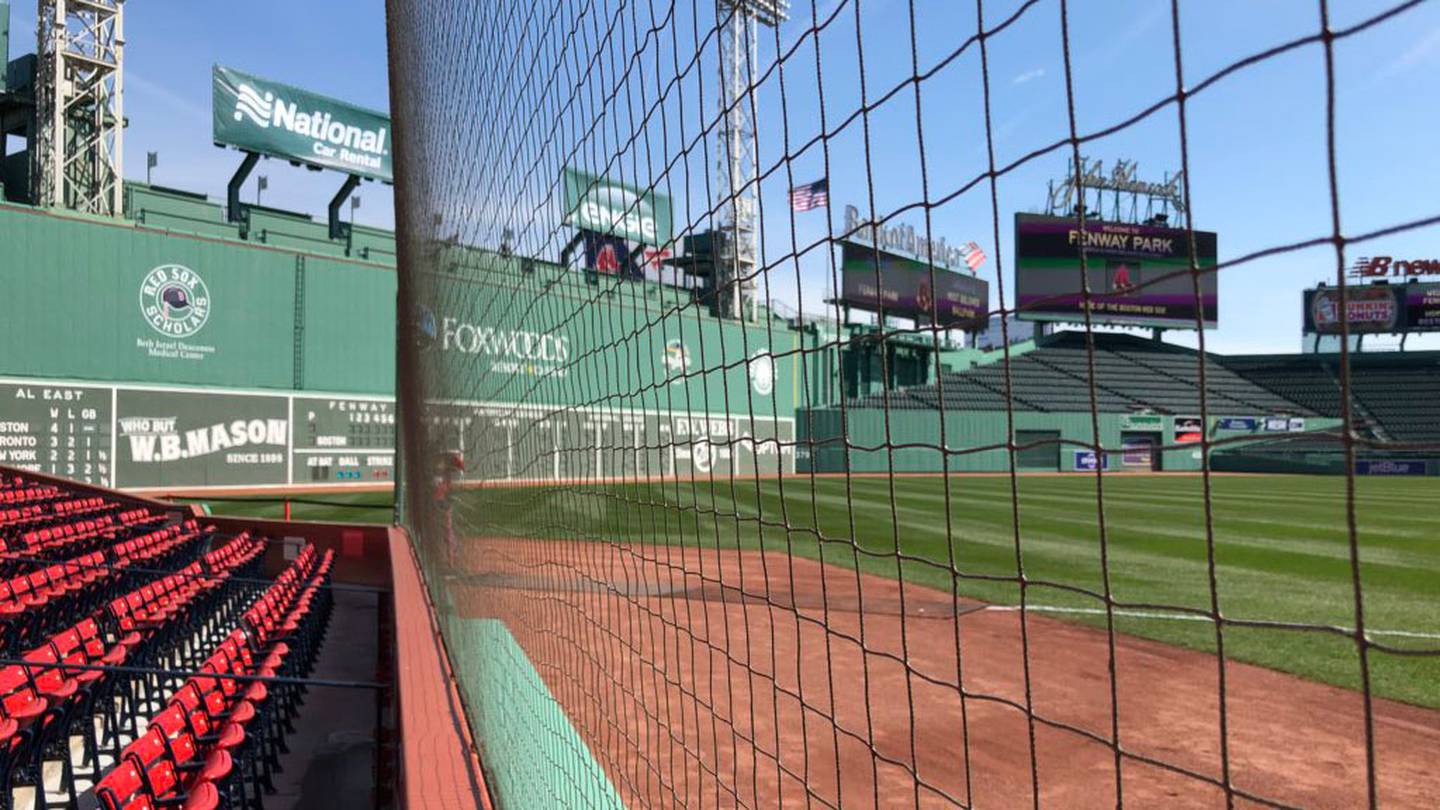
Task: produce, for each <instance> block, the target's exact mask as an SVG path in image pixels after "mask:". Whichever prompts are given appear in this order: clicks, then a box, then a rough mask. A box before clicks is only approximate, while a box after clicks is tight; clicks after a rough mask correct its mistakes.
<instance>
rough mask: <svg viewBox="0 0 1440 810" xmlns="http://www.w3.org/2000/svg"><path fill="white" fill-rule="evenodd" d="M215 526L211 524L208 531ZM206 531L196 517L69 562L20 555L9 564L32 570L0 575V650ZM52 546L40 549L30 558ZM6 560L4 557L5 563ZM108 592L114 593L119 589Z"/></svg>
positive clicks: (84, 608)
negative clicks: (5, 576)
mask: <svg viewBox="0 0 1440 810" xmlns="http://www.w3.org/2000/svg"><path fill="white" fill-rule="evenodd" d="M210 530H211V529H210V527H207V528H206V532H208V531H210ZM203 536H205V532H202V531H201V529H200V527H199V525H198V524H197V523H196V522H195V521H194V519H191V520H187V521H185V522H184V523H182V524H176V525H173V526H167V527H165V528H162V529H157V530H155V531H151V532H146V533H145V534H142V535H139V536H137V537H133V538H131V539H129V540H125V541H123V542H121V543H116V544H114V545H111V546H109V547H108V548H104V549H101V550H96V551H91V552H89V553H85V554H81V555H79V556H76V557H72V558H70V559H69V560H67V561H65V562H61V563H51V564H49V565H44V564H41V565H38V566H37V565H34V564H25V563H21V562H19V561H16V563H15V565H14V566H4V567H11V568H13V567H19V568H21V569H29V570H28V572H27V573H20V574H15V575H13V576H11V577H10V578H9V579H6V580H3V581H0V652H4V651H8V650H13V649H16V648H17V647H23V646H25V645H27V644H29V643H31V642H33V641H34V640H36V639H38V638H43V637H44V635H45V634H47V633H49V632H51V631H52V630H53V629H54V628H55V626H56V625H57V624H59V623H61V622H63V621H65V620H66V619H67V618H69V617H72V616H75V615H77V613H78V614H80V615H84V614H85V613H88V612H90V611H91V610H94V609H95V608H96V607H98V606H99V604H100V603H101V602H102V601H103V599H104V597H105V596H106V592H105V590H106V589H105V587H104V586H105V585H107V584H110V585H112V586H116V587H125V584H126V583H125V581H124V580H123V579H122V578H121V577H120V575H121V574H123V573H124V572H125V571H126V569H128V568H131V567H141V568H145V567H155V566H160V565H163V564H164V563H165V562H167V561H169V560H171V559H174V558H175V557H176V556H177V555H179V554H183V553H184V550H185V549H186V548H187V547H190V546H192V545H193V544H194V543H196V542H197V541H198V540H200V539H201V538H202V537H203ZM92 545H93V544H92ZM86 547H90V546H88V545H87V546H86ZM53 552H54V549H49V550H45V549H37V550H36V551H34V552H30V553H29V554H27V555H26V558H27V559H29V558H32V556H39V555H41V554H45V555H47V556H48V555H49V554H51V553H53ZM13 559H14V558H13V557H12V560H13ZM3 562H4V560H3V557H0V564H3ZM109 593H110V594H114V593H115V589H114V588H111V589H110V590H109Z"/></svg>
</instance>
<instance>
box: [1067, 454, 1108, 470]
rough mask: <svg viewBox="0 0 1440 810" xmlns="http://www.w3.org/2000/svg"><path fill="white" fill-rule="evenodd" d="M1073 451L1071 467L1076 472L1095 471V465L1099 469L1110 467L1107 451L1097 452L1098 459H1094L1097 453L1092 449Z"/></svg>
mask: <svg viewBox="0 0 1440 810" xmlns="http://www.w3.org/2000/svg"><path fill="white" fill-rule="evenodd" d="M1074 453H1075V456H1074V466H1073V467H1072V468H1071V469H1073V470H1075V471H1076V472H1095V467H1096V466H1097V465H1099V467H1100V469H1101V470H1108V469H1110V454H1109V453H1099V454H1098V456H1099V461H1096V456H1097V454H1096V452H1095V451H1094V450H1076V451H1074Z"/></svg>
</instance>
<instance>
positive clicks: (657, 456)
mask: <svg viewBox="0 0 1440 810" xmlns="http://www.w3.org/2000/svg"><path fill="white" fill-rule="evenodd" d="M431 414H432V419H433V421H434V424H435V426H436V427H437V428H438V430H437V431H436V436H437V438H438V440H439V441H440V442H441V444H442V445H443V446H442V447H440V448H438V450H439V451H442V452H456V451H459V452H461V453H462V454H463V455H464V457H465V462H466V470H465V474H464V477H465V478H467V479H470V480H480V479H484V480H530V481H534V480H551V481H562V480H581V481H583V480H587V479H588V480H596V479H614V478H636V477H639V478H649V477H665V478H669V477H677V476H678V477H682V478H688V477H690V476H696V477H706V476H709V475H716V476H730V475H774V474H777V473H782V472H783V473H792V472H794V471H795V421H794V420H793V419H774V418H767V417H750V416H716V415H708V414H684V413H676V412H668V413H665V412H660V413H657V412H653V411H629V410H620V409H604V408H577V409H561V410H552V409H544V408H535V407H525V406H519V405H510V404H503V403H480V404H466V403H454V404H451V403H436V404H432V406H431Z"/></svg>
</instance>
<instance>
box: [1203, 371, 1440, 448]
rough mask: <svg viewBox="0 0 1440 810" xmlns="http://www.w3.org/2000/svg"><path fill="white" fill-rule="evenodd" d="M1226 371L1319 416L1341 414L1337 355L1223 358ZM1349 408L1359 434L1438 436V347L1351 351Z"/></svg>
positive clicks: (1398, 438) (1395, 438)
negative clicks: (1412, 349) (1371, 351)
mask: <svg viewBox="0 0 1440 810" xmlns="http://www.w3.org/2000/svg"><path fill="white" fill-rule="evenodd" d="M1223 362H1224V363H1225V365H1226V366H1227V367H1229V368H1230V370H1232V371H1234V372H1236V373H1237V374H1239V375H1240V376H1242V377H1244V378H1246V379H1248V380H1250V381H1251V382H1253V383H1255V384H1256V385H1258V386H1261V387H1263V388H1265V389H1266V390H1269V391H1272V392H1274V393H1275V394H1276V395H1277V396H1281V397H1284V398H1286V399H1288V400H1291V401H1293V402H1295V403H1297V404H1300V405H1303V406H1304V407H1306V408H1308V409H1309V410H1311V411H1313V412H1315V413H1316V414H1319V415H1320V416H1330V417H1337V418H1338V417H1340V416H1341V415H1342V411H1341V406H1342V400H1341V396H1340V391H1341V384H1340V368H1341V366H1340V358H1339V356H1338V355H1334V354H1327V355H1293V354H1291V355H1263V356H1238V357H1228V358H1224V359H1223ZM1350 391H1351V393H1352V395H1353V397H1352V400H1351V410H1352V415H1353V419H1354V423H1355V425H1356V426H1357V429H1359V430H1360V431H1361V432H1362V433H1368V434H1370V435H1372V436H1373V437H1374V438H1377V439H1381V440H1385V441H1390V442H1400V443H1404V442H1434V441H1440V352H1384V353H1381V352H1374V353H1369V354H1366V353H1359V352H1356V353H1352V354H1351V355H1350Z"/></svg>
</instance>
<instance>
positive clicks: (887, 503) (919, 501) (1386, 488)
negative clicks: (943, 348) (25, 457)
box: [214, 475, 1440, 707]
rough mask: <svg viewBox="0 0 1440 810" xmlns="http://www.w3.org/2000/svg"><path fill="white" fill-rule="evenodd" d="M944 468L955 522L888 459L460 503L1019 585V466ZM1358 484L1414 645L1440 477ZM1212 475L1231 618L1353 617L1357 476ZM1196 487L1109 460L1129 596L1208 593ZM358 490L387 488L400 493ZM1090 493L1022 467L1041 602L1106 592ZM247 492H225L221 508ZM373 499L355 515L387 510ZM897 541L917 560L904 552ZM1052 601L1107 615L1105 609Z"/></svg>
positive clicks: (1330, 653) (653, 535)
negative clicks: (1349, 482) (847, 472)
mask: <svg viewBox="0 0 1440 810" xmlns="http://www.w3.org/2000/svg"><path fill="white" fill-rule="evenodd" d="M948 483H949V505H950V509H949V513H950V514H949V518H948V523H949V529H948V530H947V528H946V525H947V518H946V509H945V502H946V495H945V485H946V482H945V481H944V480H943V479H940V478H898V479H895V480H894V482H893V487H894V492H893V503H894V514H893V517H892V509H891V503H892V493H891V486H892V483H891V482H890V481H889V480H887V479H884V478H863V479H858V478H857V479H854V480H852V481H851V482H849V483H848V485H847V482H846V481H845V480H844V479H842V478H826V479H821V480H818V481H815V482H813V493H812V482H811V481H810V480H808V479H803V478H795V479H786V480H784V481H776V480H766V481H759V482H757V481H735V482H733V483H732V482H730V481H728V480H725V481H721V482H718V483H716V484H714V485H713V486H712V485H709V484H695V485H692V484H685V483H681V484H677V483H674V482H670V483H664V484H625V485H618V484H615V485H605V486H598V485H597V486H593V487H571V488H563V489H549V488H523V489H522V488H514V489H491V490H482V491H472V492H470V493H467V495H466V496H465V497H466V499H467V500H466V502H465V503H464V504H462V506H461V510H460V511H461V514H462V516H463V517H464V518H465V519H466V521H467V522H468V523H470V524H471V527H472V529H473V530H474V531H476V532H480V533H486V534H499V535H509V534H513V535H517V536H526V537H568V538H589V539H613V540H621V541H643V542H652V543H653V542H666V543H680V542H683V543H687V544H695V543H697V542H699V543H704V544H705V545H707V546H711V547H713V546H714V545H715V543H716V542H717V538H718V542H719V543H720V544H721V545H722V546H724V547H732V548H733V547H734V546H735V545H736V544H737V543H738V544H739V545H740V546H742V547H747V548H760V547H763V548H766V549H769V550H775V551H783V550H786V549H789V550H790V551H792V552H793V553H795V554H798V555H802V556H805V557H810V558H816V559H818V558H821V554H822V550H823V559H824V560H825V561H826V562H828V563H832V564H835V565H844V566H849V565H853V564H854V563H853V562H852V561H853V560H854V558H855V556H856V554H855V552H854V550H853V549H852V548H851V543H852V540H853V542H854V544H855V545H856V546H857V547H858V548H859V549H861V550H863V551H866V552H871V554H860V555H859V560H860V562H859V564H860V566H861V568H862V569H864V570H866V571H869V572H873V573H877V574H880V575H885V576H891V577H894V576H898V575H901V574H903V576H905V577H906V579H907V580H908V581H914V582H918V583H923V584H926V585H931V586H934V587H937V588H941V589H943V590H945V591H946V592H948V591H949V589H950V587H951V582H952V581H954V580H955V578H956V575H957V573H958V575H959V579H958V582H959V588H960V591H961V593H962V594H964V595H967V596H972V597H976V598H979V599H983V600H986V601H989V602H993V603H998V604H1007V605H1015V604H1018V603H1019V599H1020V593H1019V592H1020V589H1019V586H1018V584H1017V582H1016V581H1014V580H1015V578H1016V577H1017V568H1016V550H1015V545H1016V527H1015V523H1014V521H1013V519H1012V508H1011V495H1010V480H1009V478H1007V477H994V478H989V477H955V478H951V479H950V480H949V482H948ZM1356 485H1357V494H1356V522H1357V526H1358V532H1359V539H1360V559H1361V573H1362V582H1363V586H1364V588H1363V591H1364V600H1365V614H1366V626H1367V628H1368V629H1369V630H1370V631H1371V632H1372V638H1374V640H1375V641H1377V642H1380V643H1383V644H1387V645H1390V646H1394V647H1400V648H1406V649H1435V648H1440V531H1437V521H1436V520H1435V518H1434V516H1433V513H1432V512H1431V511H1430V506H1429V504H1430V503H1432V502H1433V500H1434V498H1435V496H1436V495H1440V481H1437V480H1436V479H1429V478H1421V479H1398V478H1397V479H1389V480H1385V479H1360V480H1359V481H1357V484H1356ZM1212 486H1213V495H1214V497H1213V499H1212V505H1213V508H1212V516H1213V526H1214V541H1215V542H1214V548H1215V567H1216V580H1217V591H1218V596H1219V603H1220V609H1221V611H1222V613H1223V614H1224V615H1225V616H1226V617H1229V618H1233V619H1254V620H1269V621H1278V622H1303V623H1307V624H1323V625H1336V626H1343V627H1350V626H1353V625H1354V623H1355V614H1354V594H1353V590H1352V580H1351V565H1350V551H1349V543H1348V534H1347V531H1346V528H1345V527H1346V520H1345V488H1344V487H1345V480H1344V479H1343V478H1324V477H1309V476H1266V477H1229V476H1216V477H1215V478H1213V479H1212ZM1201 487H1202V479H1200V478H1199V477H1129V476H1110V477H1106V478H1105V481H1104V489H1105V510H1104V515H1105V521H1106V525H1107V545H1108V555H1109V566H1108V569H1109V575H1110V576H1109V584H1110V588H1111V590H1112V593H1113V595H1114V598H1115V599H1116V600H1117V601H1120V602H1126V603H1137V604H1155V605H1166V606H1176V607H1187V608H1196V609H1201V610H1208V609H1209V606H1210V590H1209V574H1208V566H1207V553H1206V542H1205V529H1204V525H1205V523H1204V511H1203V504H1204V499H1203V497H1202V489H1201ZM782 490H783V496H782ZM324 497H326V498H327V499H335V498H336V497H337V496H324ZM344 500H346V501H349V502H358V503H386V502H388V500H389V495H388V493H374V494H357V495H353V496H346V497H344ZM1095 502H1096V498H1095V480H1094V478H1092V477H1090V476H1080V475H1077V476H1065V477H1022V478H1021V479H1020V480H1019V539H1020V552H1021V555H1022V559H1023V564H1024V570H1025V576H1026V578H1027V580H1028V581H1029V582H1031V583H1032V584H1031V585H1030V587H1029V588H1028V595H1027V598H1028V602H1029V604H1031V605H1042V606H1051V607H1056V608H1079V609H1091V610H1094V609H1099V608H1103V603H1102V602H1100V601H1099V600H1097V599H1095V598H1093V597H1090V596H1087V595H1084V594H1079V593H1075V592H1074V591H1070V590H1066V589H1065V588H1064V587H1057V586H1068V587H1073V588H1083V589H1086V590H1090V591H1095V592H1100V591H1102V590H1103V588H1104V581H1103V577H1102V566H1101V562H1100V560H1101V545H1100V535H1099V531H1098V529H1097V520H1096V505H1095ZM234 506H235V505H234V504H214V508H215V511H216V512H217V513H219V512H223V511H227V510H229V509H231V508H232V507H234ZM331 512H332V513H326V512H325V511H323V508H314V507H307V508H306V509H305V510H304V511H301V510H300V508H298V507H297V510H296V513H295V514H296V517H297V519H323V520H331V519H338V520H358V519H362V518H359V517H357V514H356V513H355V512H353V511H351V510H331ZM377 513H378V514H376V515H373V516H371V515H369V513H360V514H364V515H366V516H367V518H366V519H370V520H385V519H386V518H387V516H386V515H385V514H384V513H383V512H379V511H378V510H377ZM735 515H738V517H735ZM762 524H763V525H762ZM768 524H775V525H768ZM783 526H789V527H790V530H789V531H788V532H787V531H786V530H785V529H784V528H782V527H783ZM817 535H818V536H817ZM897 547H898V549H899V550H901V551H902V552H903V553H904V554H905V555H907V556H909V557H912V558H915V559H912V560H907V561H905V562H904V563H903V564H901V565H899V566H898V567H897V562H896V559H897V558H896V555H895V552H896V549H897ZM876 555H878V556H876ZM952 561H953V568H952V567H951V564H952ZM984 577H990V578H992V579H986V578H984ZM995 577H1003V578H1009V580H1010V581H995V580H994V579H993V578H995ZM1044 583H1054V585H1048V584H1044ZM1137 612H1146V613H1153V612H1155V611H1153V610H1152V609H1149V608H1146V609H1143V611H1137ZM1051 615H1056V616H1057V618H1063V619H1066V620H1069V621H1076V622H1082V623H1085V624H1090V625H1099V626H1103V624H1104V617H1103V616H1101V615H1088V614H1083V613H1082V614H1051ZM1116 623H1117V627H1118V629H1120V630H1121V631H1124V632H1127V633H1132V634H1135V635H1140V636H1145V637H1148V638H1153V639H1158V640H1163V641H1167V642H1170V643H1174V644H1178V645H1182V646H1185V647H1190V648H1194V649H1201V650H1213V649H1214V644H1215V634H1214V629H1213V626H1212V625H1211V624H1209V623H1208V622H1196V621H1184V620H1179V619H1176V618H1148V617H1139V616H1129V615H1124V614H1123V611H1122V615H1119V616H1117V619H1116ZM1225 643H1226V651H1227V655H1228V656H1230V657H1232V658H1234V659H1237V660H1241V661H1248V662H1253V663H1257V664H1262V665H1265V666H1269V667H1273V668H1276V669H1281V670H1285V671H1288V672H1293V673H1296V674H1299V675H1302V676H1305V677H1308V678H1312V679H1315V680H1320V681H1324V682H1327V683H1333V684H1338V685H1341V686H1346V687H1351V688H1355V687H1358V686H1359V663H1358V656H1357V654H1356V652H1355V645H1354V643H1353V641H1351V640H1350V639H1347V638H1342V637H1340V636H1337V635H1334V634H1327V633H1321V632H1296V631H1290V630H1279V629H1251V628H1241V627H1227V628H1226V631H1225ZM1371 672H1372V684H1373V686H1374V689H1375V692H1376V693H1377V694H1379V695H1382V696H1385V697H1391V698H1395V699H1399V700H1404V701H1408V702H1412V703H1417V704H1421V705H1426V706H1435V707H1440V657H1436V656H1414V655H1411V656H1406V655H1398V654H1393V653H1384V652H1374V653H1372V656H1371Z"/></svg>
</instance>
